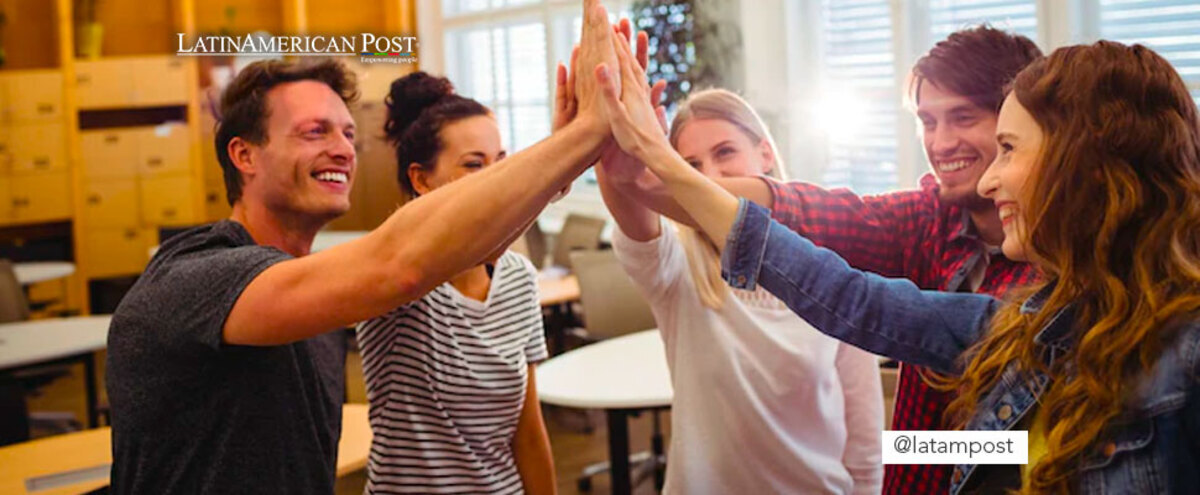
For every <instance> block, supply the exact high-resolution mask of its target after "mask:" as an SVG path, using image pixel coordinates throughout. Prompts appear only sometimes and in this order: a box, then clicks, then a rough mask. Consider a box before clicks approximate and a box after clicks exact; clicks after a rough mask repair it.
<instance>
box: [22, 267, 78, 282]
mask: <svg viewBox="0 0 1200 495" xmlns="http://www.w3.org/2000/svg"><path fill="white" fill-rule="evenodd" d="M13 272H14V273H16V274H17V282H19V283H20V284H21V285H31V284H36V283H38V282H45V281H47V280H55V279H60V278H63V277H66V276H69V275H71V274H72V273H75V264H74V263H69V262H66V261H32V262H28V263H13Z"/></svg>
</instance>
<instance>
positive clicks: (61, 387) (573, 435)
mask: <svg viewBox="0 0 1200 495" xmlns="http://www.w3.org/2000/svg"><path fill="white" fill-rule="evenodd" d="M97 360H98V361H99V367H98V369H97V372H98V374H99V375H100V377H101V380H103V375H104V372H103V363H104V355H103V353H100V354H98V355H97ZM71 371H72V373H71V374H70V376H67V377H64V378H61V379H59V380H57V381H55V382H54V383H52V384H50V385H49V386H47V387H46V388H45V389H43V391H42V394H41V396H39V397H35V398H32V399H30V401H29V408H30V410H31V411H35V412H36V411H65V412H69V413H71V414H73V415H74V416H75V417H76V418H78V420H79V421H80V422H84V421H85V420H86V417H87V416H86V408H85V404H84V400H83V396H84V392H83V390H84V389H83V383H84V380H83V366H82V365H79V366H75V367H74V368H73V369H72V370H71ZM346 384H347V387H348V392H349V396H350V401H351V402H366V390H365V388H364V384H363V376H362V368H361V360H360V358H359V356H358V354H357V353H351V355H350V356H349V357H348V359H347V362H346ZM100 390H101V399H102V402H103V399H104V396H103V390H104V388H103V386H101V387H100ZM543 413H544V415H545V416H546V423H547V429H548V430H549V432H550V443H551V447H552V449H553V451H554V466H555V471H556V473H557V475H556V476H557V481H558V488H559V492H560V493H579V491H578V489H577V488H576V477H577V475H578V473H579V472H580V471H581V470H582V469H583V468H584V466H587V465H589V464H592V463H595V462H600V461H605V460H607V459H608V444H607V436H606V435H605V427H604V416H603V414H600V413H598V412H593V413H591V414H588V413H586V412H582V411H578V410H567V409H560V408H553V407H547V408H545V409H543ZM663 419H664V422H663V429H664V432H669V431H670V414H669V413H665V414H663ZM589 423H590V425H591V426H592V429H591V433H587V425H588V424H589ZM651 425H652V421H651V419H650V415H649V414H643V415H642V416H641V417H639V418H634V419H633V420H632V421H631V422H630V428H629V432H630V435H629V436H630V449H631V451H633V452H640V451H644V450H648V449H649V446H650V432H651ZM34 434H35V435H44V434H46V432H34ZM365 483H366V475H365V472H360V473H354V474H352V475H350V476H346V477H343V478H341V479H339V480H338V485H337V490H336V491H337V494H338V495H355V494H360V493H362V490H363V486H364V485H365ZM653 485H654V483H653V481H652V480H650V479H646V480H645V481H644V482H643V483H641V484H640V485H639V486H638V487H637V489H636V490H635V493H638V494H651V493H654V492H655V490H654V486H653ZM609 491H610V490H609V480H608V477H607V476H606V475H601V476H597V477H596V478H595V479H594V480H593V485H592V490H591V493H595V494H604V493H609Z"/></svg>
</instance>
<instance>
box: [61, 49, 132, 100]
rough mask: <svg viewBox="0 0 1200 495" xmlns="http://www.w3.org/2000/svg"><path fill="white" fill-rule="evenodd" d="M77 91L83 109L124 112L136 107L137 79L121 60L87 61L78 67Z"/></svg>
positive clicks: (76, 65)
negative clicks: (134, 105) (107, 109)
mask: <svg viewBox="0 0 1200 495" xmlns="http://www.w3.org/2000/svg"><path fill="white" fill-rule="evenodd" d="M75 90H76V91H77V94H78V98H79V108H82V109H94V108H120V107H128V106H131V105H133V96H134V89H133V76H132V75H131V74H130V71H129V63H128V62H126V61H124V60H120V59H114V60H87V61H80V62H79V63H77V64H75Z"/></svg>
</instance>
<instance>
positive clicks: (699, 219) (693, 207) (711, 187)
mask: <svg viewBox="0 0 1200 495" xmlns="http://www.w3.org/2000/svg"><path fill="white" fill-rule="evenodd" d="M646 150H647V151H646V152H645V153H644V154H643V156H642V157H640V158H642V161H643V162H645V163H647V165H648V166H649V165H650V164H651V163H653V165H652V166H651V168H652V169H653V170H654V174H655V175H656V176H658V177H659V179H661V180H662V182H663V184H664V186H665V189H666V191H667V192H668V193H669V194H670V196H671V197H672V198H674V200H675V202H676V203H678V204H679V206H680V207H682V208H683V210H684V211H686V212H687V214H688V216H689V217H691V219H692V222H693V223H692V224H691V225H692V226H693V227H696V228H699V229H700V231H701V232H704V234H705V235H707V236H708V237H709V239H711V240H712V241H713V243H714V244H716V245H717V246H718V248H720V247H721V246H724V245H725V239H726V238H727V237H728V235H729V229H730V226H732V225H733V221H734V219H735V218H736V217H737V211H738V200H737V198H736V197H735V196H734V195H733V194H731V193H729V192H728V191H726V190H725V189H722V188H721V186H718V185H717V184H716V183H715V182H713V181H711V180H709V179H708V178H707V177H705V176H704V175H703V174H701V173H700V172H699V171H697V170H696V169H694V168H692V166H691V165H688V163H687V162H685V161H684V160H683V158H682V157H680V156H679V154H678V153H676V152H675V150H673V149H670V148H669V147H665V146H648V147H646Z"/></svg>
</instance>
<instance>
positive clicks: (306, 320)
mask: <svg viewBox="0 0 1200 495" xmlns="http://www.w3.org/2000/svg"><path fill="white" fill-rule="evenodd" d="M605 138H606V136H605V134H604V133H603V132H602V131H598V130H597V129H596V128H595V126H594V125H591V124H589V123H587V122H583V121H582V120H581V119H576V121H575V122H573V123H572V124H571V125H568V126H567V127H566V128H564V129H563V130H562V132H560V133H557V134H554V135H552V136H550V137H549V138H547V139H545V140H543V141H542V142H540V143H538V144H536V145H534V146H532V147H530V148H529V149H527V150H525V151H522V152H520V153H518V154H516V155H513V156H512V157H510V158H508V159H506V160H504V161H501V162H500V163H498V164H496V165H493V166H491V167H488V168H486V169H484V170H482V171H480V172H478V173H475V174H471V175H469V176H467V177H464V178H462V179H459V180H457V181H454V182H452V183H450V184H447V185H445V186H442V187H439V188H437V189H435V190H434V191H432V192H430V193H429V194H426V195H423V196H421V197H420V198H417V199H416V200H413V201H410V202H409V203H408V204H405V205H404V206H403V207H401V208H400V209H398V210H397V211H396V212H395V213H393V214H392V216H391V217H389V218H388V219H387V220H386V221H385V222H384V223H383V225H381V226H380V227H379V228H377V229H376V230H374V231H372V232H370V233H369V234H367V235H365V236H363V237H362V238H361V239H357V240H355V241H352V242H348V243H345V244H342V245H339V246H335V247H333V248H331V249H328V250H325V251H322V252H319V253H316V254H313V255H310V256H305V257H303V258H298V259H295V260H291V261H287V262H284V263H279V264H277V265H275V266H272V267H271V268H268V269H267V270H266V271H264V272H263V273H262V274H260V275H259V276H258V277H256V278H255V280H254V281H253V282H251V283H250V285H249V286H248V287H247V289H246V291H244V292H243V293H242V296H241V297H239V299H238V301H237V303H236V304H235V306H234V308H233V310H232V311H231V313H230V316H229V318H228V319H227V321H226V325H225V329H224V336H225V340H226V342H229V343H234V344H246V345H277V344H284V343H288V342H294V341H298V340H302V339H306V338H309V337H312V336H315V335H319V334H321V333H325V332H328V331H331V330H335V329H337V328H341V327H344V326H348V325H352V324H354V323H356V322H359V321H362V320H366V319H368V318H371V317H374V316H377V315H380V314H382V313H385V312H387V311H389V310H391V309H393V308H395V307H397V306H400V305H402V304H404V303H407V302H409V301H412V300H415V299H417V298H419V297H421V296H422V295H424V294H425V293H427V292H429V291H430V290H432V289H433V288H434V287H437V286H438V285H439V284H441V283H443V282H445V281H446V280H448V279H449V278H450V277H451V276H453V275H455V274H457V273H459V272H461V271H463V270H465V269H467V268H470V267H472V266H475V265H478V264H479V263H482V262H483V261H484V260H485V259H487V256H488V255H489V254H493V253H495V252H496V251H497V250H498V249H500V248H501V247H502V246H503V245H504V244H503V243H504V242H505V241H507V240H510V239H511V238H513V237H514V236H515V235H517V234H519V229H520V228H521V226H523V225H527V224H528V223H529V222H530V220H531V219H532V218H533V217H534V216H536V215H537V214H538V212H540V211H541V210H542V208H543V207H544V206H545V205H546V203H547V202H548V201H549V200H550V198H551V197H552V196H553V195H554V194H555V193H556V192H557V191H558V190H560V189H562V188H563V187H564V186H565V185H566V184H567V183H569V182H570V181H572V180H574V179H575V177H577V176H578V175H579V174H580V173H581V172H582V171H583V170H584V169H586V168H587V166H588V165H589V164H591V163H592V162H593V161H594V160H595V158H596V156H597V154H598V151H599V148H600V145H601V144H602V143H603V142H604V140H605Z"/></svg>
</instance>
